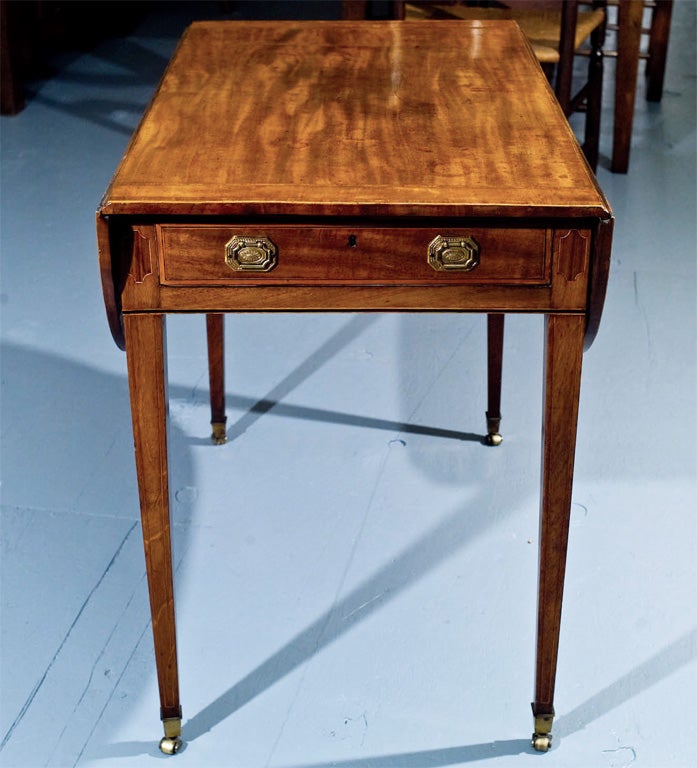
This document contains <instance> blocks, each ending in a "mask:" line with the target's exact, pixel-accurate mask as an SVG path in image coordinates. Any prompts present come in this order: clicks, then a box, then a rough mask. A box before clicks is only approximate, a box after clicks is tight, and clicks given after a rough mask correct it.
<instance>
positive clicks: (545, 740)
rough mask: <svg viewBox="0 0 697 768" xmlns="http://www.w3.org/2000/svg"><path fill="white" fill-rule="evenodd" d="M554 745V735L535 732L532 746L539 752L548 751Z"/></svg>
mask: <svg viewBox="0 0 697 768" xmlns="http://www.w3.org/2000/svg"><path fill="white" fill-rule="evenodd" d="M551 746H552V737H551V736H548V735H546V734H538V733H536V734H534V735H533V737H532V747H533V749H534V750H536V751H537V752H546V751H547V750H548V749H549V748H550V747H551Z"/></svg>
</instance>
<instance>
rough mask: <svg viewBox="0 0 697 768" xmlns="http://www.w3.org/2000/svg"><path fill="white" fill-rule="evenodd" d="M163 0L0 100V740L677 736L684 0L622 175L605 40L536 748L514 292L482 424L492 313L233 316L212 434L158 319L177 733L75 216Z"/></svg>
mask: <svg viewBox="0 0 697 768" xmlns="http://www.w3.org/2000/svg"><path fill="white" fill-rule="evenodd" d="M153 6H154V7H155V8H154V10H153V12H152V14H151V15H150V16H149V17H146V18H144V19H143V21H142V23H141V24H140V25H139V27H138V28H137V29H136V30H135V31H134V32H133V33H132V34H130V35H129V36H128V37H125V38H121V39H112V40H106V41H104V42H103V43H101V44H100V45H99V46H98V47H97V48H96V49H95V50H93V51H91V52H89V53H81V54H74V55H70V56H67V55H66V56H63V57H62V58H61V59H60V60H59V61H58V62H57V68H56V71H55V74H54V76H53V77H51V78H50V79H47V80H44V81H40V82H35V83H33V84H32V96H31V98H30V100H29V102H28V104H27V107H26V109H25V111H24V112H22V113H21V114H20V115H18V116H16V117H10V118H2V122H1V124H0V127H1V140H2V200H1V203H2V209H1V214H2V219H1V222H0V224H1V241H0V246H1V248H2V251H1V253H2V273H1V280H2V288H1V300H2V488H1V492H2V581H1V586H2V593H1V609H2V613H1V615H0V616H1V622H2V647H1V651H2V678H1V681H0V685H1V690H2V693H1V697H2V698H1V705H2V710H1V716H2V721H1V723H0V737H1V738H2V749H1V751H0V765H2V766H3V768H38V767H39V766H61V767H62V766H66V767H67V766H80V767H83V766H99V767H100V768H119V767H121V766H123V767H126V766H127V767H128V768H131V766H133V767H134V768H137V767H140V766H149V765H156V764H163V763H162V762H160V761H164V760H165V759H167V760H171V761H172V764H173V765H176V766H178V767H179V768H184V767H185V766H195V767H196V768H208V767H216V768H217V767H220V768H266V767H268V768H329V767H330V766H336V767H338V768H430V767H432V766H439V767H445V766H448V767H449V766H453V767H454V766H464V765H470V764H472V765H482V766H489V765H491V766H497V768H498V767H501V768H508V767H509V766H516V767H517V766H525V765H538V766H540V765H544V766H546V768H560V767H561V768H596V767H597V768H623V767H624V766H630V765H631V766H633V767H636V768H692V766H695V765H697V733H696V729H697V662H696V657H697V570H696V568H697V557H696V555H697V527H696V515H695V512H696V511H697V498H696V482H695V479H696V474H697V472H696V467H697V450H696V444H695V443H696V430H695V425H696V424H697V414H696V410H697V387H696V380H697V376H696V372H697V364H696V345H695V336H696V327H697V324H696V320H697V312H696V303H697V289H696V286H697V283H696V275H695V272H696V262H697V258H696V253H695V243H696V242H697V238H696V232H695V226H696V225H695V221H696V211H697V205H696V200H695V198H696V192H695V184H696V178H697V175H696V172H695V144H696V142H695V129H696V123H697V120H696V118H695V76H696V72H695V39H696V37H695V16H696V11H697V5H696V4H695V2H693V1H692V0H677V2H676V4H675V6H676V7H675V11H674V20H673V29H672V35H671V40H670V56H669V61H668V67H667V75H666V86H665V93H664V97H663V101H662V103H661V104H658V105H654V104H651V105H649V104H647V103H646V101H645V100H644V97H643V83H642V84H641V85H640V90H639V96H638V98H637V114H636V119H635V124H634V137H633V144H632V156H631V165H630V171H629V174H628V175H626V176H619V175H612V174H611V173H610V172H609V171H608V170H606V166H607V156H608V155H609V153H610V149H611V136H612V118H611V107H612V88H611V86H612V82H613V79H612V62H610V64H609V66H608V78H607V84H608V87H607V93H606V104H605V114H604V116H603V118H604V129H603V136H602V142H601V151H602V152H603V153H604V155H605V156H606V157H605V158H603V161H602V167H601V168H600V170H599V172H598V177H599V180H600V183H601V185H602V186H603V188H604V189H605V191H606V193H607V195H608V197H609V199H610V201H611V202H612V204H613V206H614V209H615V212H616V216H617V225H616V235H615V248H614V260H613V268H612V274H611V277H610V285H609V292H608V299H607V304H606V310H605V316H604V319H603V324H602V327H601V330H600V334H599V336H598V339H597V340H596V343H595V345H594V346H593V348H592V349H591V350H590V351H589V352H588V353H587V355H586V357H585V361H584V380H583V389H582V403H581V413H580V430H579V442H578V450H577V471H576V484H575V489H574V502H573V510H572V531H571V542H570V550H569V564H568V574H567V585H566V594H565V610H564V617H563V630H562V638H561V648H560V657H559V672H558V679H557V699H556V705H557V721H556V727H555V734H556V739H555V745H554V748H553V750H552V751H551V752H549V753H548V754H546V755H539V754H536V753H533V752H532V750H531V749H530V747H529V734H530V732H531V728H532V718H531V715H530V710H529V702H530V701H531V698H532V689H533V664H534V632H535V602H536V567H537V543H538V541H537V525H538V522H537V505H538V479H539V453H540V437H539V434H540V427H539V424H540V413H541V396H540V393H541V382H542V321H541V319H540V318H539V317H524V316H521V317H517V316H516V317H510V318H509V321H508V324H507V335H506V348H505V363H504V393H503V408H504V421H503V433H504V438H505V440H504V443H503V445H502V446H501V447H500V448H497V449H490V448H485V447H483V446H482V445H480V444H479V442H478V439H477V438H476V435H478V434H481V432H482V431H483V429H484V418H483V411H484V409H485V371H484V360H485V320H484V318H483V317H481V316H468V315H440V316H429V315H418V316H417V315H391V316H380V315H363V316H352V315H315V316H311V317H303V316H300V315H278V316H270V315H267V316H264V315H261V316H257V315H240V316H229V317H228V318H227V320H226V322H227V326H226V327H227V333H228V345H227V351H226V354H227V361H226V362H227V367H228V372H229V377H228V400H229V407H230V408H229V421H228V424H229V432H230V434H231V436H232V439H231V440H230V442H229V443H228V444H227V445H225V446H223V447H219V448H218V447H213V446H212V445H210V443H209V440H208V418H209V417H208V412H207V404H206V403H207V395H208V393H207V375H206V361H205V355H204V353H205V342H204V338H205V330H204V322H203V319H202V318H200V317H176V318H171V319H170V321H169V323H168V336H169V351H170V356H169V361H170V371H169V373H170V383H171V419H172V426H173V428H172V436H171V455H172V462H171V471H172V491H173V510H172V514H173V518H174V548H175V561H176V590H177V600H178V633H179V658H180V670H181V690H182V697H183V706H184V731H185V738H186V741H187V744H186V747H185V749H184V751H183V752H182V753H180V754H179V755H178V756H177V757H174V758H165V757H164V756H162V755H161V754H160V753H159V752H158V750H157V743H158V740H159V738H160V723H159V704H158V698H157V684H156V678H155V666H154V658H153V650H152V641H151V628H150V620H149V608H148V604H147V591H146V584H145V576H144V563H143V555H142V545H141V531H140V524H139V518H138V497H137V490H136V480H135V469H134V462H133V457H132V440H131V435H130V421H129V420H130V416H129V407H128V393H127V382H126V372H125V359H124V356H123V354H122V353H121V352H119V351H118V350H117V349H116V347H115V346H114V344H113V343H112V341H111V338H110V336H109V331H108V328H107V323H106V319H105V315H104V309H103V305H102V297H101V288H100V284H99V275H98V270H97V263H96V245H95V234H94V211H95V210H96V207H97V204H98V202H99V199H100V197H101V195H102V193H103V191H104V189H105V188H106V186H107V183H108V181H109V178H110V176H111V174H112V172H113V170H114V168H115V166H116V164H117V162H118V160H119V158H120V156H121V154H122V153H123V151H124V148H125V146H126V143H127V140H128V137H129V135H130V133H131V131H132V129H133V128H134V127H135V125H136V123H137V120H138V118H139V115H140V114H141V112H142V110H143V108H144V107H145V105H146V103H147V101H148V99H149V98H150V96H151V94H152V92H153V89H154V87H155V85H156V83H157V80H158V78H159V76H160V74H161V72H162V69H163V67H164V65H165V63H166V61H167V58H168V57H169V55H170V53H171V52H172V49H173V46H174V45H175V42H176V39H177V37H178V35H179V34H180V32H181V30H182V26H183V24H184V23H185V22H186V18H185V17H186V14H187V13H188V9H189V8H190V6H188V5H181V6H179V7H178V11H179V13H176V14H172V11H171V4H169V3H167V4H162V5H161V6H160V7H159V9H158V8H157V6H158V4H157V3H155V4H153ZM220 7H221V6H219V5H217V4H214V5H211V6H209V5H208V4H206V3H200V4H198V5H196V8H195V14H196V15H199V16H202V15H210V14H213V15H215V13H217V11H218V10H219V8H220ZM318 7H319V8H320V10H326V11H327V13H328V14H329V11H330V10H331V8H330V5H329V4H320V6H318ZM240 8H241V9H242V11H244V12H245V13H247V14H249V13H251V12H252V11H253V10H255V9H256V10H257V11H259V13H261V10H260V9H261V8H265V9H267V11H266V12H267V13H269V14H271V13H274V12H277V10H278V5H277V4H275V5H266V6H262V5H261V4H255V5H254V6H249V5H243V6H240ZM281 8H282V11H281V12H285V13H291V12H297V9H298V8H299V5H298V4H292V3H287V4H281ZM268 9H271V10H268ZM274 9H275V10H274ZM158 11H159V12H158ZM242 11H240V10H238V11H236V13H238V15H239V14H241V13H242ZM231 12H232V13H233V14H234V13H235V11H234V10H233V11H231Z"/></svg>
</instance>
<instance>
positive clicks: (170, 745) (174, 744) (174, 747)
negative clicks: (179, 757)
mask: <svg viewBox="0 0 697 768" xmlns="http://www.w3.org/2000/svg"><path fill="white" fill-rule="evenodd" d="M181 745H182V740H181V739H180V738H179V736H174V737H172V736H165V737H164V738H163V739H162V740H161V741H160V752H164V753H165V755H176V754H177V752H179V749H180V747H181Z"/></svg>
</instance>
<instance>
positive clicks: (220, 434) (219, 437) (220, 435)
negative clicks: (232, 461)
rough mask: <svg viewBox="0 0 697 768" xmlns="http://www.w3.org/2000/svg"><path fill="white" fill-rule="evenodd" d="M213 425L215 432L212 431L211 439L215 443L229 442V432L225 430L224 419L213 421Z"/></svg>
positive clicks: (223, 443)
mask: <svg viewBox="0 0 697 768" xmlns="http://www.w3.org/2000/svg"><path fill="white" fill-rule="evenodd" d="M211 427H212V428H213V432H212V433H211V440H212V441H213V443H214V444H215V445H225V443H226V442H227V434H226V432H225V422H224V421H212V422H211Z"/></svg>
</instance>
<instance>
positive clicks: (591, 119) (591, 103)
mask: <svg viewBox="0 0 697 768" xmlns="http://www.w3.org/2000/svg"><path fill="white" fill-rule="evenodd" d="M596 32H597V30H596ZM596 32H594V33H593V36H592V38H591V42H592V49H591V54H590V57H589V60H588V89H587V97H586V131H585V136H584V142H583V152H584V154H585V156H586V159H587V160H588V165H590V167H591V168H592V169H593V172H594V173H595V171H596V169H597V167H598V153H599V149H600V110H601V108H602V98H603V49H602V41H601V34H596Z"/></svg>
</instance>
